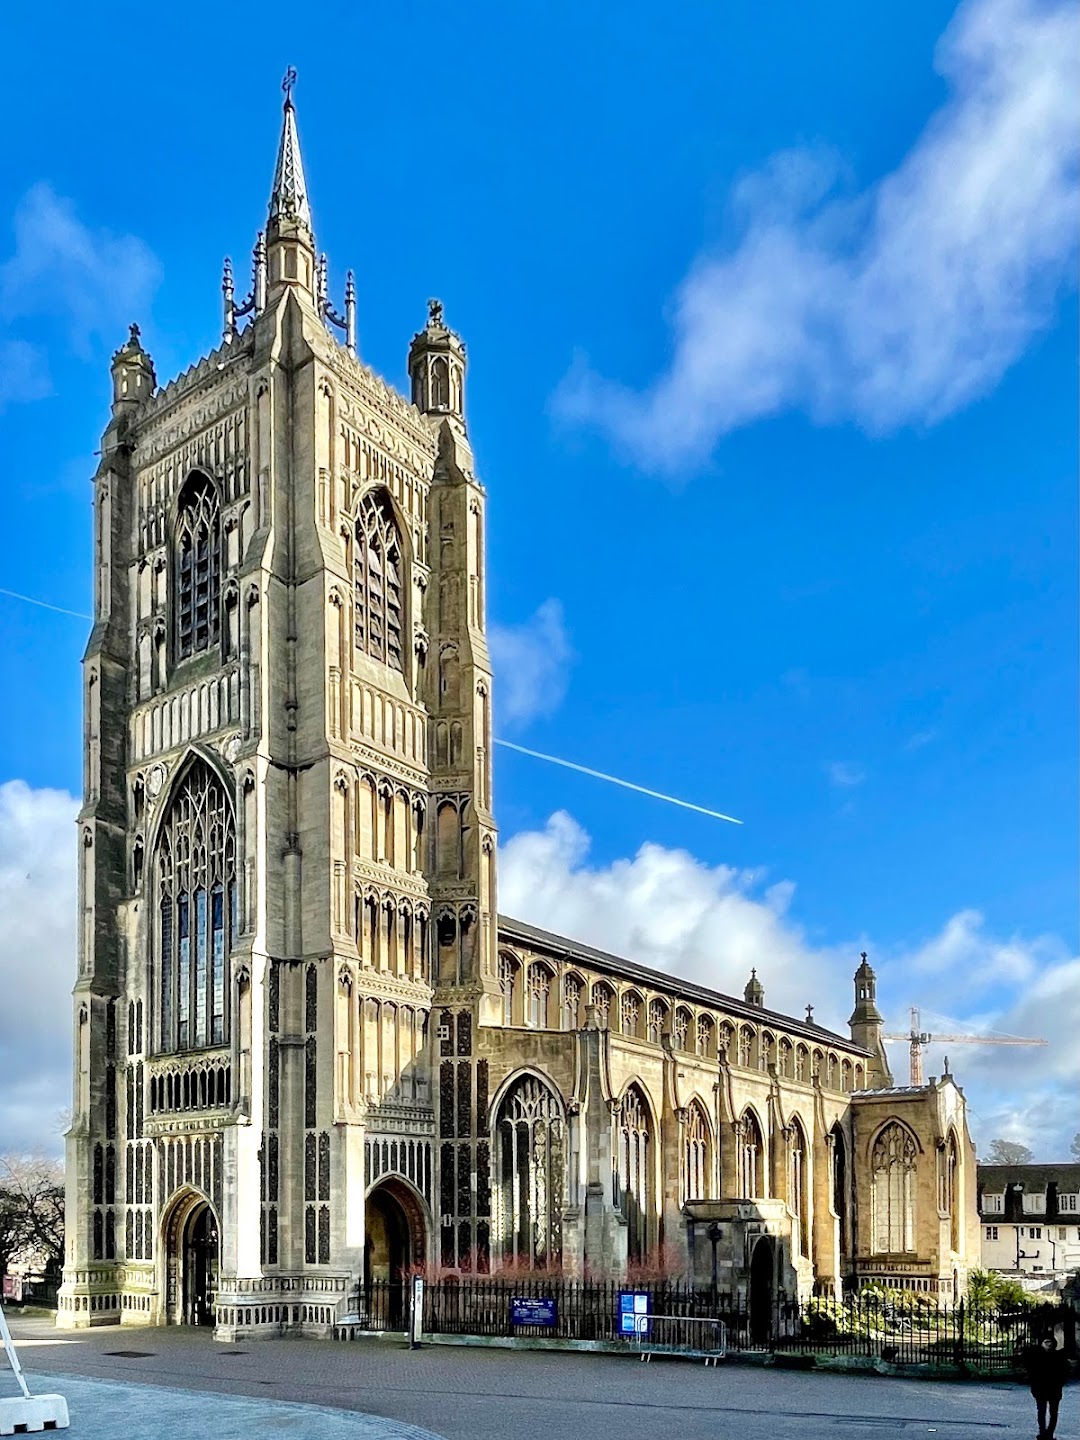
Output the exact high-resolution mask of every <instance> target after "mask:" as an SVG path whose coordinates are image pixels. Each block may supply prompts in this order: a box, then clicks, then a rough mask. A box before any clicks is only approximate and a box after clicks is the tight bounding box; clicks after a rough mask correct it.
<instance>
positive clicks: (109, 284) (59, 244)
mask: <svg viewBox="0 0 1080 1440" xmlns="http://www.w3.org/2000/svg"><path fill="white" fill-rule="evenodd" d="M14 230H15V250H14V253H13V254H12V255H11V257H10V258H9V259H8V260H6V261H4V262H3V263H2V264H0V325H2V327H3V329H4V330H5V331H7V332H8V333H7V334H6V335H4V334H0V407H2V406H3V404H4V403H5V402H9V403H10V402H13V401H24V400H37V399H40V398H41V397H42V396H44V395H47V394H49V393H50V392H51V388H52V386H51V381H50V380H49V375H48V366H47V361H46V354H45V350H44V348H43V346H42V345H41V344H40V343H39V341H38V339H37V336H36V331H35V334H34V335H33V337H32V338H30V339H28V338H27V336H26V335H25V334H20V333H18V332H19V331H20V328H23V327H25V328H26V330H27V331H28V332H29V330H30V328H31V327H29V326H27V325H26V322H28V321H35V320H36V321H41V320H46V321H49V322H50V323H54V324H55V325H56V327H57V330H58V333H59V334H60V335H62V336H63V343H64V344H65V345H66V346H67V347H68V348H69V349H70V350H71V351H72V352H73V353H74V354H75V355H77V356H78V357H79V358H81V359H88V358H90V357H91V356H92V355H93V353H94V346H95V343H96V342H104V343H105V344H106V345H108V346H109V347H114V346H115V345H116V344H118V343H119V341H120V340H122V339H123V338H124V334H125V332H126V328H127V325H128V324H129V323H130V321H132V320H134V319H137V318H139V317H145V315H146V313H147V312H148V310H149V307H150V301H151V299H152V297H153V294H154V291H155V290H156V288H157V285H158V281H159V280H160V278H161V267H160V265H159V263H158V261H157V259H156V257H155V256H154V255H153V253H152V252H151V251H150V249H149V248H148V247H147V246H146V245H145V244H144V242H143V241H142V240H140V239H139V238H138V237H137V236H134V235H114V234H112V233H111V232H109V231H107V230H100V229H99V230H92V229H90V228H89V227H88V226H87V225H85V224H84V223H83V222H82V221H81V220H80V219H79V217H78V215H77V214H76V212H75V207H74V205H73V204H72V202H71V201H70V200H66V199H64V198H63V197H62V196H58V195H57V194H56V193H55V192H54V191H53V190H52V188H51V187H50V186H49V185H46V184H39V185H35V186H33V187H32V188H31V189H30V190H28V191H27V192H26V194H25V195H24V196H23V197H22V199H21V200H20V201H19V203H18V205H17V206H16V209H15V216H14Z"/></svg>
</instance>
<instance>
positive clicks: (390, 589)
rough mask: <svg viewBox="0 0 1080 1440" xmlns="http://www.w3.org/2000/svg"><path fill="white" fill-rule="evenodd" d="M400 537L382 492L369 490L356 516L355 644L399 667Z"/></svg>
mask: <svg viewBox="0 0 1080 1440" xmlns="http://www.w3.org/2000/svg"><path fill="white" fill-rule="evenodd" d="M402 571H403V566H402V557H401V538H400V536H399V534H398V528H397V522H396V521H395V519H394V513H393V510H392V509H391V508H390V502H389V500H388V499H387V497H386V496H385V495H383V494H379V493H371V492H369V493H368V494H367V495H365V496H364V498H363V500H361V502H360V509H359V512H358V514H357V517H356V546H355V552H354V558H353V581H354V588H355V607H354V608H355V611H356V648H357V649H358V650H360V651H362V652H363V653H364V654H365V655H370V656H372V658H373V659H375V660H379V661H381V662H382V663H383V664H384V665H389V666H391V667H392V668H393V669H394V670H402V671H403V670H404V668H405V666H404V658H403V657H404V650H403V645H402V634H403V629H404V625H403V612H404V602H403V595H402Z"/></svg>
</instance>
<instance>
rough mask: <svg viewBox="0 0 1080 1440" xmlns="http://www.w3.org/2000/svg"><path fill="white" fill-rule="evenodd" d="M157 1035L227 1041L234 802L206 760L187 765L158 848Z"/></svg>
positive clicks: (234, 916)
mask: <svg viewBox="0 0 1080 1440" xmlns="http://www.w3.org/2000/svg"><path fill="white" fill-rule="evenodd" d="M157 888H158V903H157V915H156V920H157V929H158V937H157V938H158V944H157V959H158V999H159V1013H158V1022H159V1025H158V1036H159V1041H160V1045H161V1048H162V1049H163V1050H198V1049H202V1048H204V1047H206V1046H211V1045H223V1044H224V1043H225V1039H226V1021H227V1016H226V1003H225V1001H226V989H225V966H226V957H227V956H228V953H229V951H230V949H231V948H232V946H233V944H234V942H235V939H236V936H237V933H238V930H239V917H238V913H237V888H236V836H235V829H234V824H233V813H232V805H231V803H230V801H229V799H228V797H227V795H226V794H225V790H224V787H223V786H222V784H221V782H220V781H219V780H218V778H217V776H216V775H215V774H214V773H213V772H212V771H211V770H210V768H209V767H208V766H207V765H206V764H205V763H204V762H203V761H201V760H200V761H196V762H195V763H194V764H193V765H192V766H191V768H190V769H189V770H188V772H187V774H186V775H185V777H184V779H183V781H182V782H181V785H180V788H179V790H178V791H177V793H176V795H175V796H174V798H173V800H172V804H171V806H170V808H169V813H168V817H167V819H166V821H165V824H164V825H163V827H162V830H161V833H160V836H159V838H158V846H157Z"/></svg>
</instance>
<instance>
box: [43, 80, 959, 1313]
mask: <svg viewBox="0 0 1080 1440" xmlns="http://www.w3.org/2000/svg"><path fill="white" fill-rule="evenodd" d="M223 293H224V335H223V339H222V343H221V344H220V346H219V347H218V348H217V349H216V350H215V351H214V352H213V353H212V354H210V355H208V356H206V357H205V358H203V359H202V360H200V361H199V362H198V363H197V364H196V365H194V366H193V367H192V368H191V369H190V370H188V371H187V372H185V373H184V374H183V375H181V376H179V378H177V379H175V380H172V381H170V382H169V383H168V384H164V385H161V384H159V383H158V381H157V378H156V375H155V372H154V366H153V362H152V360H151V358H150V356H149V355H148V354H147V353H146V351H145V350H144V349H143V346H142V344H141V342H140V338H139V333H138V330H137V328H136V327H134V326H133V327H132V331H131V336H130V338H129V339H128V341H127V342H126V343H125V344H124V345H123V346H122V348H121V349H120V350H119V351H118V352H117V353H116V355H115V357H114V359H113V363H112V391H113V401H112V416H111V420H110V423H109V425H108V428H107V429H106V431H105V434H104V437H103V440H102V444H101V463H100V466H99V468H98V471H97V474H96V476H95V479H94V489H95V530H94V554H95V567H94V574H95V596H94V625H93V630H92V633H91V636H90V640H89V644H88V646H87V650H86V655H85V661H84V696H85V777H84V803H83V807H82V811H81V814H80V818H79V832H80V844H79V859H80V877H79V881H80V883H79V907H80V914H79V955H78V977H77V982H76V985H75V991H74V1055H75V1065H74V1071H75V1084H74V1106H73V1122H72V1127H71V1131H70V1134H69V1137H68V1217H69V1229H68V1241H67V1264H66V1269H65V1273H64V1284H63V1288H62V1291H61V1296H60V1310H59V1318H60V1323H61V1324H63V1325H67V1326H86V1325H94V1324H107V1323H114V1322H130V1323H139V1324H144V1323H148V1322H149V1323H161V1324H164V1323H202V1324H211V1323H213V1324H216V1325H217V1327H218V1333H219V1334H220V1335H222V1336H237V1335H241V1334H243V1335H259V1334H267V1335H270V1334H277V1333H281V1332H284V1331H289V1332H303V1333H309V1334H326V1333H328V1332H329V1331H330V1329H331V1328H332V1326H333V1325H334V1324H335V1323H337V1322H338V1321H340V1320H341V1319H342V1318H343V1317H345V1316H346V1315H355V1314H358V1313H359V1314H362V1313H363V1307H364V1294H365V1287H366V1286H367V1285H368V1284H369V1283H370V1282H371V1281H372V1280H373V1279H380V1278H395V1277H397V1276H400V1275H401V1274H402V1273H403V1272H405V1271H407V1270H409V1269H410V1268H411V1267H413V1266H424V1267H426V1268H427V1270H428V1272H429V1273H434V1272H436V1271H442V1272H444V1273H452V1274H458V1275H467V1274H470V1273H476V1272H480V1273H486V1272H496V1271H498V1270H499V1269H500V1267H506V1266H508V1265H512V1266H513V1267H514V1269H515V1272H517V1273H520V1270H521V1268H522V1267H524V1268H537V1269H561V1270H562V1271H563V1273H566V1274H570V1275H576V1276H581V1275H585V1274H593V1275H604V1276H611V1277H617V1278H622V1277H631V1278H632V1277H633V1276H635V1275H647V1274H649V1273H659V1272H661V1271H663V1272H664V1273H667V1274H672V1275H682V1276H684V1277H687V1278H691V1279H694V1280H697V1281H700V1282H701V1283H703V1284H709V1283H713V1282H715V1283H716V1284H717V1285H718V1286H719V1287H721V1288H722V1289H724V1290H726V1291H728V1292H730V1293H733V1294H734V1293H738V1294H739V1295H746V1294H750V1295H751V1296H752V1297H753V1300H754V1303H757V1304H761V1305H765V1304H766V1303H769V1304H771V1303H772V1301H773V1300H774V1299H776V1298H778V1297H781V1296H786V1297H788V1298H791V1297H794V1296H796V1295H798V1296H807V1295H809V1294H811V1293H824V1294H836V1293H839V1292H840V1290H841V1289H842V1288H845V1287H847V1288H850V1287H853V1286H857V1285H860V1284H865V1283H867V1282H870V1281H879V1282H882V1283H885V1284H888V1285H898V1286H905V1287H913V1288H917V1289H921V1290H924V1291H928V1292H932V1293H935V1294H937V1295H942V1296H945V1297H952V1296H954V1295H956V1294H957V1293H958V1292H962V1291H963V1288H964V1285H965V1277H966V1273H967V1268H968V1266H969V1265H972V1264H976V1263H977V1262H978V1228H977V1227H978V1221H977V1215H976V1210H975V1164H974V1155H973V1151H972V1146H971V1142H970V1139H969V1136H968V1130H967V1124H966V1118H965V1106H964V1099H963V1094H962V1092H961V1091H960V1090H959V1089H958V1088H957V1086H956V1085H955V1083H954V1082H953V1081H952V1079H951V1077H948V1076H946V1077H944V1078H942V1079H941V1080H937V1081H935V1080H931V1081H930V1083H929V1084H927V1085H925V1086H920V1087H914V1088H913V1087H907V1086H896V1085H894V1083H893V1079H892V1076H891V1074H890V1072H889V1066H888V1060H887V1057H886V1054H885V1050H884V1047H883V1044H882V1039H881V1032H882V1023H881V1017H880V1015H879V1013H878V1010H877V1006H876V1003H875V993H874V991H875V980H874V973H873V971H872V969H871V968H870V966H869V965H868V963H867V961H866V957H865V956H864V957H863V960H862V964H861V965H859V967H858V970H857V972H856V974H855V981H854V987H855V994H854V1009H853V1011H852V1015H851V1022H850V1033H849V1034H848V1035H846V1036H845V1035H840V1034H834V1033H831V1032H830V1031H828V1030H827V1029H824V1028H822V1027H821V1026H820V1025H818V1024H817V1023H816V1022H815V1021H814V1020H813V1018H812V1016H811V1014H810V1013H809V1012H808V1014H807V1017H806V1018H804V1019H800V1018H795V1017H791V1016H786V1015H781V1014H777V1013H775V1012H774V1011H772V1010H770V1009H769V1008H767V1006H766V1004H765V992H764V990H763V988H762V986H761V984H760V982H759V981H758V979H757V976H756V975H752V976H751V977H750V979H749V982H748V984H747V986H746V991H745V994H744V995H743V997H742V998H732V997H728V996H724V995H720V994H717V993H714V992H713V991H711V990H707V989H704V988H702V987H701V986H698V985H692V984H688V983H684V982H682V981H680V980H679V979H678V978H677V977H674V976H671V975H667V974H662V973H659V972H657V971H653V970H650V969H647V968H645V967H644V966H642V965H639V964H636V963H635V962H634V961H633V960H631V959H620V958H619V957H617V956H614V955H609V954H605V953H602V952H601V951H598V950H594V949H591V948H589V947H588V946H585V945H580V944H577V943H575V942H574V941H573V940H572V939H567V938H564V937H561V936H558V935H553V934H549V933H547V932H546V931H543V930H538V929H535V928H533V927H532V926H530V925H525V924H521V923H519V922H518V921H515V920H511V919H509V918H507V917H505V916H501V915H499V914H498V910H497V902H496V896H497V883H498V877H497V867H496V853H497V851H496V828H495V817H494V810H493V800H492V780H491V773H492V694H493V686H492V673H491V661H490V657H489V652H488V645H487V639H486V634H485V624H486V620H485V608H486V605H485V575H486V567H487V555H486V553H485V539H484V535H485V507H486V505H487V500H488V497H487V492H486V490H485V488H484V487H483V486H482V485H481V483H480V481H479V479H478V478H477V475H476V470H475V465H474V461H473V455H472V451H471V449H470V445H469V436H468V429H467V426H466V421H465V385H466V356H465V348H464V345H463V344H462V341H461V339H460V338H459V336H458V335H457V334H455V332H454V331H453V330H451V329H450V328H449V326H448V325H447V323H446V321H445V319H444V317H443V311H442V306H441V305H439V304H438V303H437V302H434V301H433V302H431V303H430V305H429V307H428V316H427V323H426V324H425V326H424V328H423V329H421V330H420V331H419V333H418V334H416V335H415V336H414V337H413V339H412V342H411V344H410V346H409V351H408V377H409V388H408V394H407V395H406V394H401V393H399V392H398V391H397V390H395V389H393V388H392V387H391V386H390V385H389V384H387V383H386V382H385V381H384V380H382V379H381V378H380V377H379V376H378V375H376V374H374V373H373V371H372V370H371V369H370V368H369V367H368V366H367V365H365V364H364V362H363V361H362V360H361V359H360V358H359V355H358V352H357V340H356V319H355V317H356V299H355V290H354V285H353V281H352V277H351V276H350V277H349V279H348V282H347V286H346V292H345V299H344V307H343V312H342V313H338V312H337V310H336V309H335V308H334V306H333V304H332V303H331V301H330V298H329V296H328V293H327V266H326V261H325V258H324V257H322V256H320V254H319V251H318V250H317V248H316V245H315V237H314V232H313V228H312V217H311V209H310V205H309V198H308V194H307V188H306V183H305V178H304V168H303V164H302V160H301V154H300V148H299V143H298V138H297V130H296V115H295V110H294V107H293V104H292V100H291V98H290V96H289V95H288V94H287V96H286V103H285V109H284V118H283V125H282V135H281V142H280V148H279V153H278V157H277V165H276V172H275V175H274V181H273V189H272V194H271V198H270V207H269V215H268V219H267V224H266V229H265V231H264V232H263V233H261V234H260V236H259V238H258V241H257V244H256V247H255V252H254V275H253V282H252V286H251V291H250V294H248V295H247V296H246V298H244V299H243V300H240V299H238V298H237V295H236V293H235V292H234V287H233V277H232V272H231V269H230V267H229V266H228V264H226V271H225V278H224V282H223ZM496 494H497V490H496ZM765 959H766V957H764V956H763V957H762V961H763V968H764V962H765Z"/></svg>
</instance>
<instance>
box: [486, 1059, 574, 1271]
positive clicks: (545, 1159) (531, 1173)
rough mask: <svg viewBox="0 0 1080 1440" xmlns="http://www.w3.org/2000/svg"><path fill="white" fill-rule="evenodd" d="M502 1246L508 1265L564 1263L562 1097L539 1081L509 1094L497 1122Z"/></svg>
mask: <svg viewBox="0 0 1080 1440" xmlns="http://www.w3.org/2000/svg"><path fill="white" fill-rule="evenodd" d="M495 1155H496V1165H497V1167H498V1173H497V1176H496V1187H495V1189H496V1195H497V1197H498V1198H497V1204H498V1217H497V1223H498V1232H499V1246H500V1250H501V1253H502V1257H503V1259H504V1260H506V1261H517V1262H518V1263H520V1264H524V1265H529V1266H534V1267H544V1266H549V1265H557V1264H558V1263H559V1261H560V1259H561V1258H562V1210H563V1205H564V1204H565V1197H564V1194H563V1189H564V1186H565V1182H566V1130H565V1121H564V1119H563V1112H562V1106H561V1104H560V1103H559V1098H558V1096H557V1095H556V1094H555V1093H554V1091H553V1090H551V1089H549V1088H548V1086H546V1085H545V1084H544V1083H543V1081H541V1080H539V1079H538V1078H537V1077H536V1076H535V1075H523V1076H522V1077H521V1079H520V1080H517V1081H516V1082H515V1083H514V1084H513V1085H512V1086H511V1087H510V1089H509V1090H508V1091H507V1093H506V1096H505V1097H504V1099H503V1102H502V1104H501V1105H500V1106H499V1115H498V1119H497V1120H496V1122H495Z"/></svg>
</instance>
